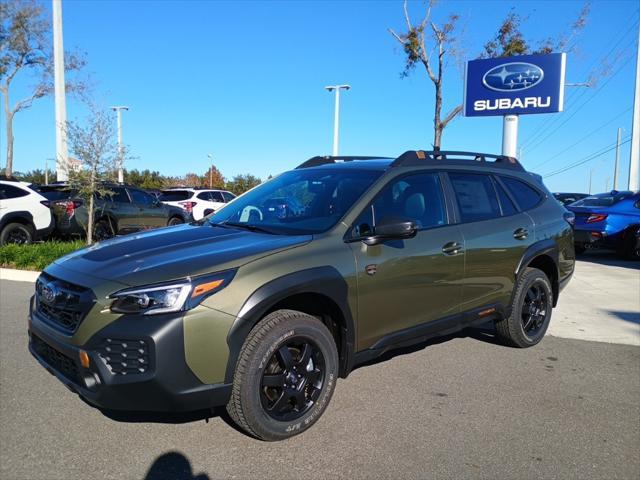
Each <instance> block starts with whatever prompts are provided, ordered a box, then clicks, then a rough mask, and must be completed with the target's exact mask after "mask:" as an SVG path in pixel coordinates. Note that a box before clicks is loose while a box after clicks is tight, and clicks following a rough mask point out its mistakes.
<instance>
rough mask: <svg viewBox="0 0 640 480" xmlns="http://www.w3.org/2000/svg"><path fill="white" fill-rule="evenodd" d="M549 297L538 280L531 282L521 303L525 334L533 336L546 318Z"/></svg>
mask: <svg viewBox="0 0 640 480" xmlns="http://www.w3.org/2000/svg"><path fill="white" fill-rule="evenodd" d="M548 308H549V299H548V297H547V292H546V290H545V289H544V288H543V287H542V285H540V284H539V283H538V282H536V283H534V284H532V285H531V286H530V287H529V290H527V293H526V294H525V298H524V302H523V303H522V311H521V318H522V329H523V330H524V333H525V335H527V336H529V337H535V336H536V335H538V333H539V332H540V329H541V328H542V326H543V325H544V323H545V320H546V318H547V309H548Z"/></svg>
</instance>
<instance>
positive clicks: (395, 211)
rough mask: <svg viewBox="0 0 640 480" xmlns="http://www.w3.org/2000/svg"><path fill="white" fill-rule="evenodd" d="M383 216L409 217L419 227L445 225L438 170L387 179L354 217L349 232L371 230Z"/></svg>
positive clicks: (363, 233)
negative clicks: (388, 181)
mask: <svg viewBox="0 0 640 480" xmlns="http://www.w3.org/2000/svg"><path fill="white" fill-rule="evenodd" d="M385 217H401V218H406V219H409V220H413V221H414V222H416V225H417V226H418V228H419V229H425V228H433V227H438V226H440V225H445V224H446V223H447V213H446V208H445V203H444V198H443V196H442V186H441V185H440V177H439V176H438V174H437V173H420V174H416V175H410V176H407V177H402V178H400V179H397V180H394V181H392V182H391V183H389V184H388V185H387V186H385V187H384V188H383V189H382V191H381V192H380V193H378V195H377V196H376V199H375V200H374V201H373V203H372V204H371V205H369V206H368V207H367V208H366V209H365V210H364V211H363V212H362V214H361V215H360V217H359V218H358V220H356V222H355V224H354V229H353V233H352V235H353V236H354V237H364V236H368V235H372V234H374V232H375V225H376V222H378V221H380V220H381V219H383V218H385Z"/></svg>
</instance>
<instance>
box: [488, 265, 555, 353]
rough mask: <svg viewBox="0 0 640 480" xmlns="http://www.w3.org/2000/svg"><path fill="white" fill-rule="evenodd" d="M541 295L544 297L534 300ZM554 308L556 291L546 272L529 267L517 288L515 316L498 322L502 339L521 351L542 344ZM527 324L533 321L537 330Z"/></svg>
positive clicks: (512, 312) (513, 310)
mask: <svg viewBox="0 0 640 480" xmlns="http://www.w3.org/2000/svg"><path fill="white" fill-rule="evenodd" d="M537 292H539V293H540V298H539V299H538V298H536V299H535V300H534V297H536V295H537ZM532 304H533V306H532ZM552 308H553V290H552V288H551V282H550V281H549V278H548V277H547V276H546V275H545V273H544V272H543V271H542V270H538V269H537V268H526V269H525V270H524V272H523V273H522V275H520V278H518V282H517V284H516V287H515V294H514V295H513V304H512V305H511V314H510V315H509V317H507V318H504V319H502V320H499V321H497V322H496V332H497V334H498V337H499V338H500V339H501V340H502V341H503V342H504V343H506V344H507V345H511V346H513V347H518V348H527V347H532V346H534V345H536V344H538V343H539V342H540V341H541V340H542V338H543V337H544V335H545V333H546V331H547V328H549V323H550V321H551V310H552ZM536 312H537V314H535V315H534V313H536ZM527 322H533V326H535V327H536V328H532V324H531V323H527Z"/></svg>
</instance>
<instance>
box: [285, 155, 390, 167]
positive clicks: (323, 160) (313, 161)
mask: <svg viewBox="0 0 640 480" xmlns="http://www.w3.org/2000/svg"><path fill="white" fill-rule="evenodd" d="M381 159H388V160H392V159H393V158H392V157H361V156H336V157H334V156H331V155H326V156H317V157H312V158H310V159H309V160H307V161H306V162H303V163H301V164H300V165H298V166H297V167H296V169H298V168H309V167H318V166H320V165H327V164H330V163H340V162H352V161H354V160H381Z"/></svg>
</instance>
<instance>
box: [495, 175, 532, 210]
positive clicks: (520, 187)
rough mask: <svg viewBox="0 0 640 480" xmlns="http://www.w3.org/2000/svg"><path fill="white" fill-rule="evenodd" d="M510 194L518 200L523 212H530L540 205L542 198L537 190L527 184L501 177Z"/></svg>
mask: <svg viewBox="0 0 640 480" xmlns="http://www.w3.org/2000/svg"><path fill="white" fill-rule="evenodd" d="M500 180H502V182H503V183H504V184H505V186H506V187H507V190H509V193H510V194H511V195H512V196H513V198H515V199H516V202H518V205H519V206H520V208H521V209H522V210H530V209H532V208H533V207H535V206H536V205H538V203H540V199H541V196H540V194H539V193H538V191H537V190H536V189H534V188H533V187H530V186H529V185H527V184H526V183H525V182H522V181H520V180H516V179H515V178H511V177H500Z"/></svg>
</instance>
